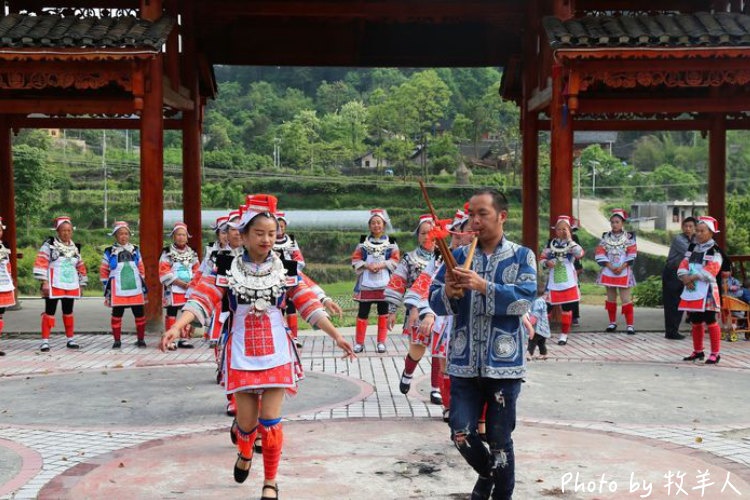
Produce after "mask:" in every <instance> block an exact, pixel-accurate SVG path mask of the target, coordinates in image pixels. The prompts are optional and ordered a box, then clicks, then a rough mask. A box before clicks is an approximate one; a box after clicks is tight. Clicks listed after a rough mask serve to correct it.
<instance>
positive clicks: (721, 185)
mask: <svg viewBox="0 0 750 500" xmlns="http://www.w3.org/2000/svg"><path fill="white" fill-rule="evenodd" d="M708 156H709V160H708V215H710V216H711V217H714V218H715V219H716V220H718V221H719V231H720V232H719V233H718V234H716V235H715V240H716V243H718V244H719V246H720V247H722V248H724V249H726V242H727V238H726V234H727V233H726V231H727V225H726V198H725V195H726V189H727V124H726V118H725V117H724V116H723V115H717V116H714V117H712V118H711V129H710V132H709V139H708Z"/></svg>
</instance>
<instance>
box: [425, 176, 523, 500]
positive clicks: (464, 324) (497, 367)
mask: <svg viewBox="0 0 750 500" xmlns="http://www.w3.org/2000/svg"><path fill="white" fill-rule="evenodd" d="M469 217H470V223H471V230H472V231H475V232H476V233H477V234H478V239H479V242H478V248H477V251H476V253H475V254H474V257H473V259H472V262H471V265H470V267H469V269H466V270H465V269H462V268H461V267H462V265H463V263H464V261H466V259H467V256H468V253H469V249H468V247H461V248H459V249H458V250H455V251H454V252H453V255H454V256H455V258H456V262H457V264H458V267H456V268H455V269H454V270H453V272H452V273H446V267H445V266H443V267H442V268H441V269H440V271H438V274H437V276H436V277H435V279H434V281H433V283H432V285H431V287H430V307H431V308H432V310H433V311H435V313H436V314H438V315H449V314H455V315H456V317H455V326H454V330H453V332H452V334H451V338H450V342H449V346H448V362H447V369H446V372H447V373H448V374H449V375H450V383H451V412H450V427H451V435H452V438H453V441H454V443H455V445H456V448H458V451H459V452H460V453H461V455H462V456H463V457H464V459H465V460H466V461H467V462H468V463H469V465H471V466H472V467H473V468H474V470H475V471H476V472H477V473H478V474H479V478H478V479H477V482H476V484H475V486H474V491H473V493H472V497H471V498H472V499H483V498H489V497H490V495H492V498H497V499H510V498H511V497H512V495H513V489H514V486H515V468H514V461H515V460H514V453H513V440H512V438H511V434H512V432H513V430H514V429H515V425H516V400H517V398H518V394H519V393H520V390H521V379H522V378H523V377H524V376H525V373H526V365H525V357H524V335H523V328H522V325H521V317H522V316H523V315H524V314H525V313H526V312H527V311H528V309H529V306H530V304H531V301H532V300H534V297H535V295H536V259H535V257H534V252H532V251H531V250H529V249H528V248H525V247H522V246H520V245H517V244H515V243H511V242H510V241H508V240H507V239H506V238H505V235H504V233H503V225H504V223H505V220H506V219H507V217H508V202H507V200H506V199H505V196H503V195H502V194H501V193H499V192H497V191H495V190H491V189H486V190H480V191H478V192H477V193H476V194H475V195H474V196H472V198H471V200H470V201H469ZM485 404H487V431H486V432H487V441H488V444H489V450H488V449H487V447H485V445H484V443H483V442H482V440H481V439H480V437H479V434H478V432H477V422H478V420H479V418H480V415H481V412H482V408H483V407H484V405H485ZM493 488H494V491H493Z"/></svg>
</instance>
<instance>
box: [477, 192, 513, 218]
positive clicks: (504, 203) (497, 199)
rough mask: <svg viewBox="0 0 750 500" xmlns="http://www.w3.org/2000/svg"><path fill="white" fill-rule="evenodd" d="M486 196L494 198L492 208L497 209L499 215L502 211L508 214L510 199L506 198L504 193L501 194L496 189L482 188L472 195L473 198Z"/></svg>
mask: <svg viewBox="0 0 750 500" xmlns="http://www.w3.org/2000/svg"><path fill="white" fill-rule="evenodd" d="M484 194H488V195H490V196H491V197H492V206H493V207H494V208H495V210H496V211H497V213H498V214H499V213H500V212H502V211H506V212H507V211H508V199H507V198H506V197H505V195H504V194H503V193H501V192H500V191H498V190H497V189H495V188H482V189H480V190H478V191H476V192H475V193H474V194H473V195H472V198H473V197H474V196H481V195H484Z"/></svg>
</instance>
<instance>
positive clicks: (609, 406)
mask: <svg viewBox="0 0 750 500" xmlns="http://www.w3.org/2000/svg"><path fill="white" fill-rule="evenodd" d="M688 349H689V348H688ZM421 364H422V365H423V368H424V370H425V371H426V372H427V375H423V376H420V377H419V378H416V377H415V379H414V387H412V389H411V392H410V393H409V394H410V396H411V397H414V396H412V393H414V394H415V396H416V397H420V398H422V399H424V400H426V401H429V398H430V376H429V372H430V366H429V361H428V360H427V359H423V360H422V362H421ZM525 380H526V382H525V383H524V384H522V387H521V395H520V396H519V399H518V408H517V412H518V416H519V417H520V418H524V417H525V418H533V419H545V420H546V419H549V420H585V421H610V422H617V423H618V424H676V425H695V424H700V425H718V424H729V423H734V424H740V423H744V422H748V421H750V416H748V404H747V387H749V386H750V372H747V371H735V370H731V371H728V370H722V369H717V368H716V367H712V366H710V365H709V366H706V365H703V364H696V365H692V364H690V363H685V365H665V364H656V363H654V364H629V363H567V362H564V361H554V360H547V361H537V360H535V361H531V362H529V363H528V366H527V376H526V379H525ZM415 389H416V390H415Z"/></svg>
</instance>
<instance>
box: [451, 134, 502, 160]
mask: <svg viewBox="0 0 750 500" xmlns="http://www.w3.org/2000/svg"><path fill="white" fill-rule="evenodd" d="M496 146H497V141H495V140H490V139H482V140H480V141H478V142H477V147H476V148H474V143H473V142H463V143H461V145H459V147H458V149H459V153H460V154H461V156H462V157H464V158H469V159H471V160H482V161H493V160H496V159H497V154H496V153H495V151H494V150H495V148H496Z"/></svg>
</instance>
